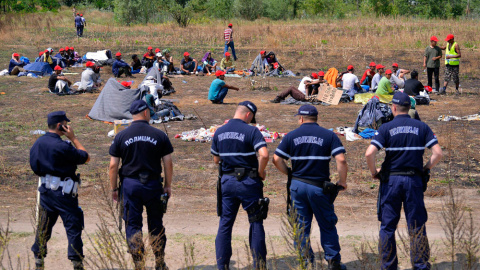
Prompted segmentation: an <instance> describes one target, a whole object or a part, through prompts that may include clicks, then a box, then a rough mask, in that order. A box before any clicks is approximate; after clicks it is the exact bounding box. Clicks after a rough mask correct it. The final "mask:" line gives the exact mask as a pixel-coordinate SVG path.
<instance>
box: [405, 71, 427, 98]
mask: <svg viewBox="0 0 480 270" xmlns="http://www.w3.org/2000/svg"><path fill="white" fill-rule="evenodd" d="M410 76H411V77H410V80H406V81H405V88H404V89H403V92H404V93H405V94H407V95H409V96H417V95H420V92H421V91H423V90H424V86H423V84H422V83H421V82H420V81H419V80H418V72H417V71H416V70H413V71H412V73H411V75H410Z"/></svg>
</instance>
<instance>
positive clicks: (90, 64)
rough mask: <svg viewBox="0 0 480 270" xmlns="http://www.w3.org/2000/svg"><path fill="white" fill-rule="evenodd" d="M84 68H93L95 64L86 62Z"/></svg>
mask: <svg viewBox="0 0 480 270" xmlns="http://www.w3.org/2000/svg"><path fill="white" fill-rule="evenodd" d="M85 66H86V67H93V66H95V64H94V63H93V62H92V61H88V62H87V63H86V64H85Z"/></svg>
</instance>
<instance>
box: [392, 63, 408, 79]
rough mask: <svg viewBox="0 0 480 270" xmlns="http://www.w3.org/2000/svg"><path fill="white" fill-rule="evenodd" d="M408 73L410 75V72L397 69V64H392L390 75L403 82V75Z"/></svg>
mask: <svg viewBox="0 0 480 270" xmlns="http://www.w3.org/2000/svg"><path fill="white" fill-rule="evenodd" d="M408 73H410V70H408V69H403V68H398V64H397V63H393V64H392V74H393V75H395V76H397V77H398V78H399V79H401V80H405V74H408Z"/></svg>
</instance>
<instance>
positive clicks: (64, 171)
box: [30, 132, 88, 180]
mask: <svg viewBox="0 0 480 270" xmlns="http://www.w3.org/2000/svg"><path fill="white" fill-rule="evenodd" d="M87 159H88V154H87V152H85V151H83V150H79V149H77V148H75V147H74V146H73V145H72V144H71V143H70V142H67V141H64V140H62V139H61V138H60V136H59V135H58V134H55V133H52V132H47V133H46V134H45V135H43V136H41V137H40V138H38V139H37V141H36V142H35V143H34V144H33V146H32V148H31V149H30V167H31V168H32V170H33V172H34V173H35V174H36V175H38V176H45V175H46V174H50V175H53V176H58V177H62V178H65V177H70V178H72V179H76V175H75V171H76V170H77V165H79V164H84V163H85V162H87ZM77 180H78V179H77Z"/></svg>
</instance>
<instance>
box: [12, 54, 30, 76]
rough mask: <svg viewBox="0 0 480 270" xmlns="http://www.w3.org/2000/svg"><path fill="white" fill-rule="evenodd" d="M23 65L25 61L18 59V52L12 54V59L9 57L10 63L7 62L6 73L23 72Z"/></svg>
mask: <svg viewBox="0 0 480 270" xmlns="http://www.w3.org/2000/svg"><path fill="white" fill-rule="evenodd" d="M25 65H26V64H25V62H23V61H20V54H18V53H14V54H12V59H10V63H9V64H8V74H10V75H18V73H20V72H25V70H24V69H23V67H24V66H25Z"/></svg>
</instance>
